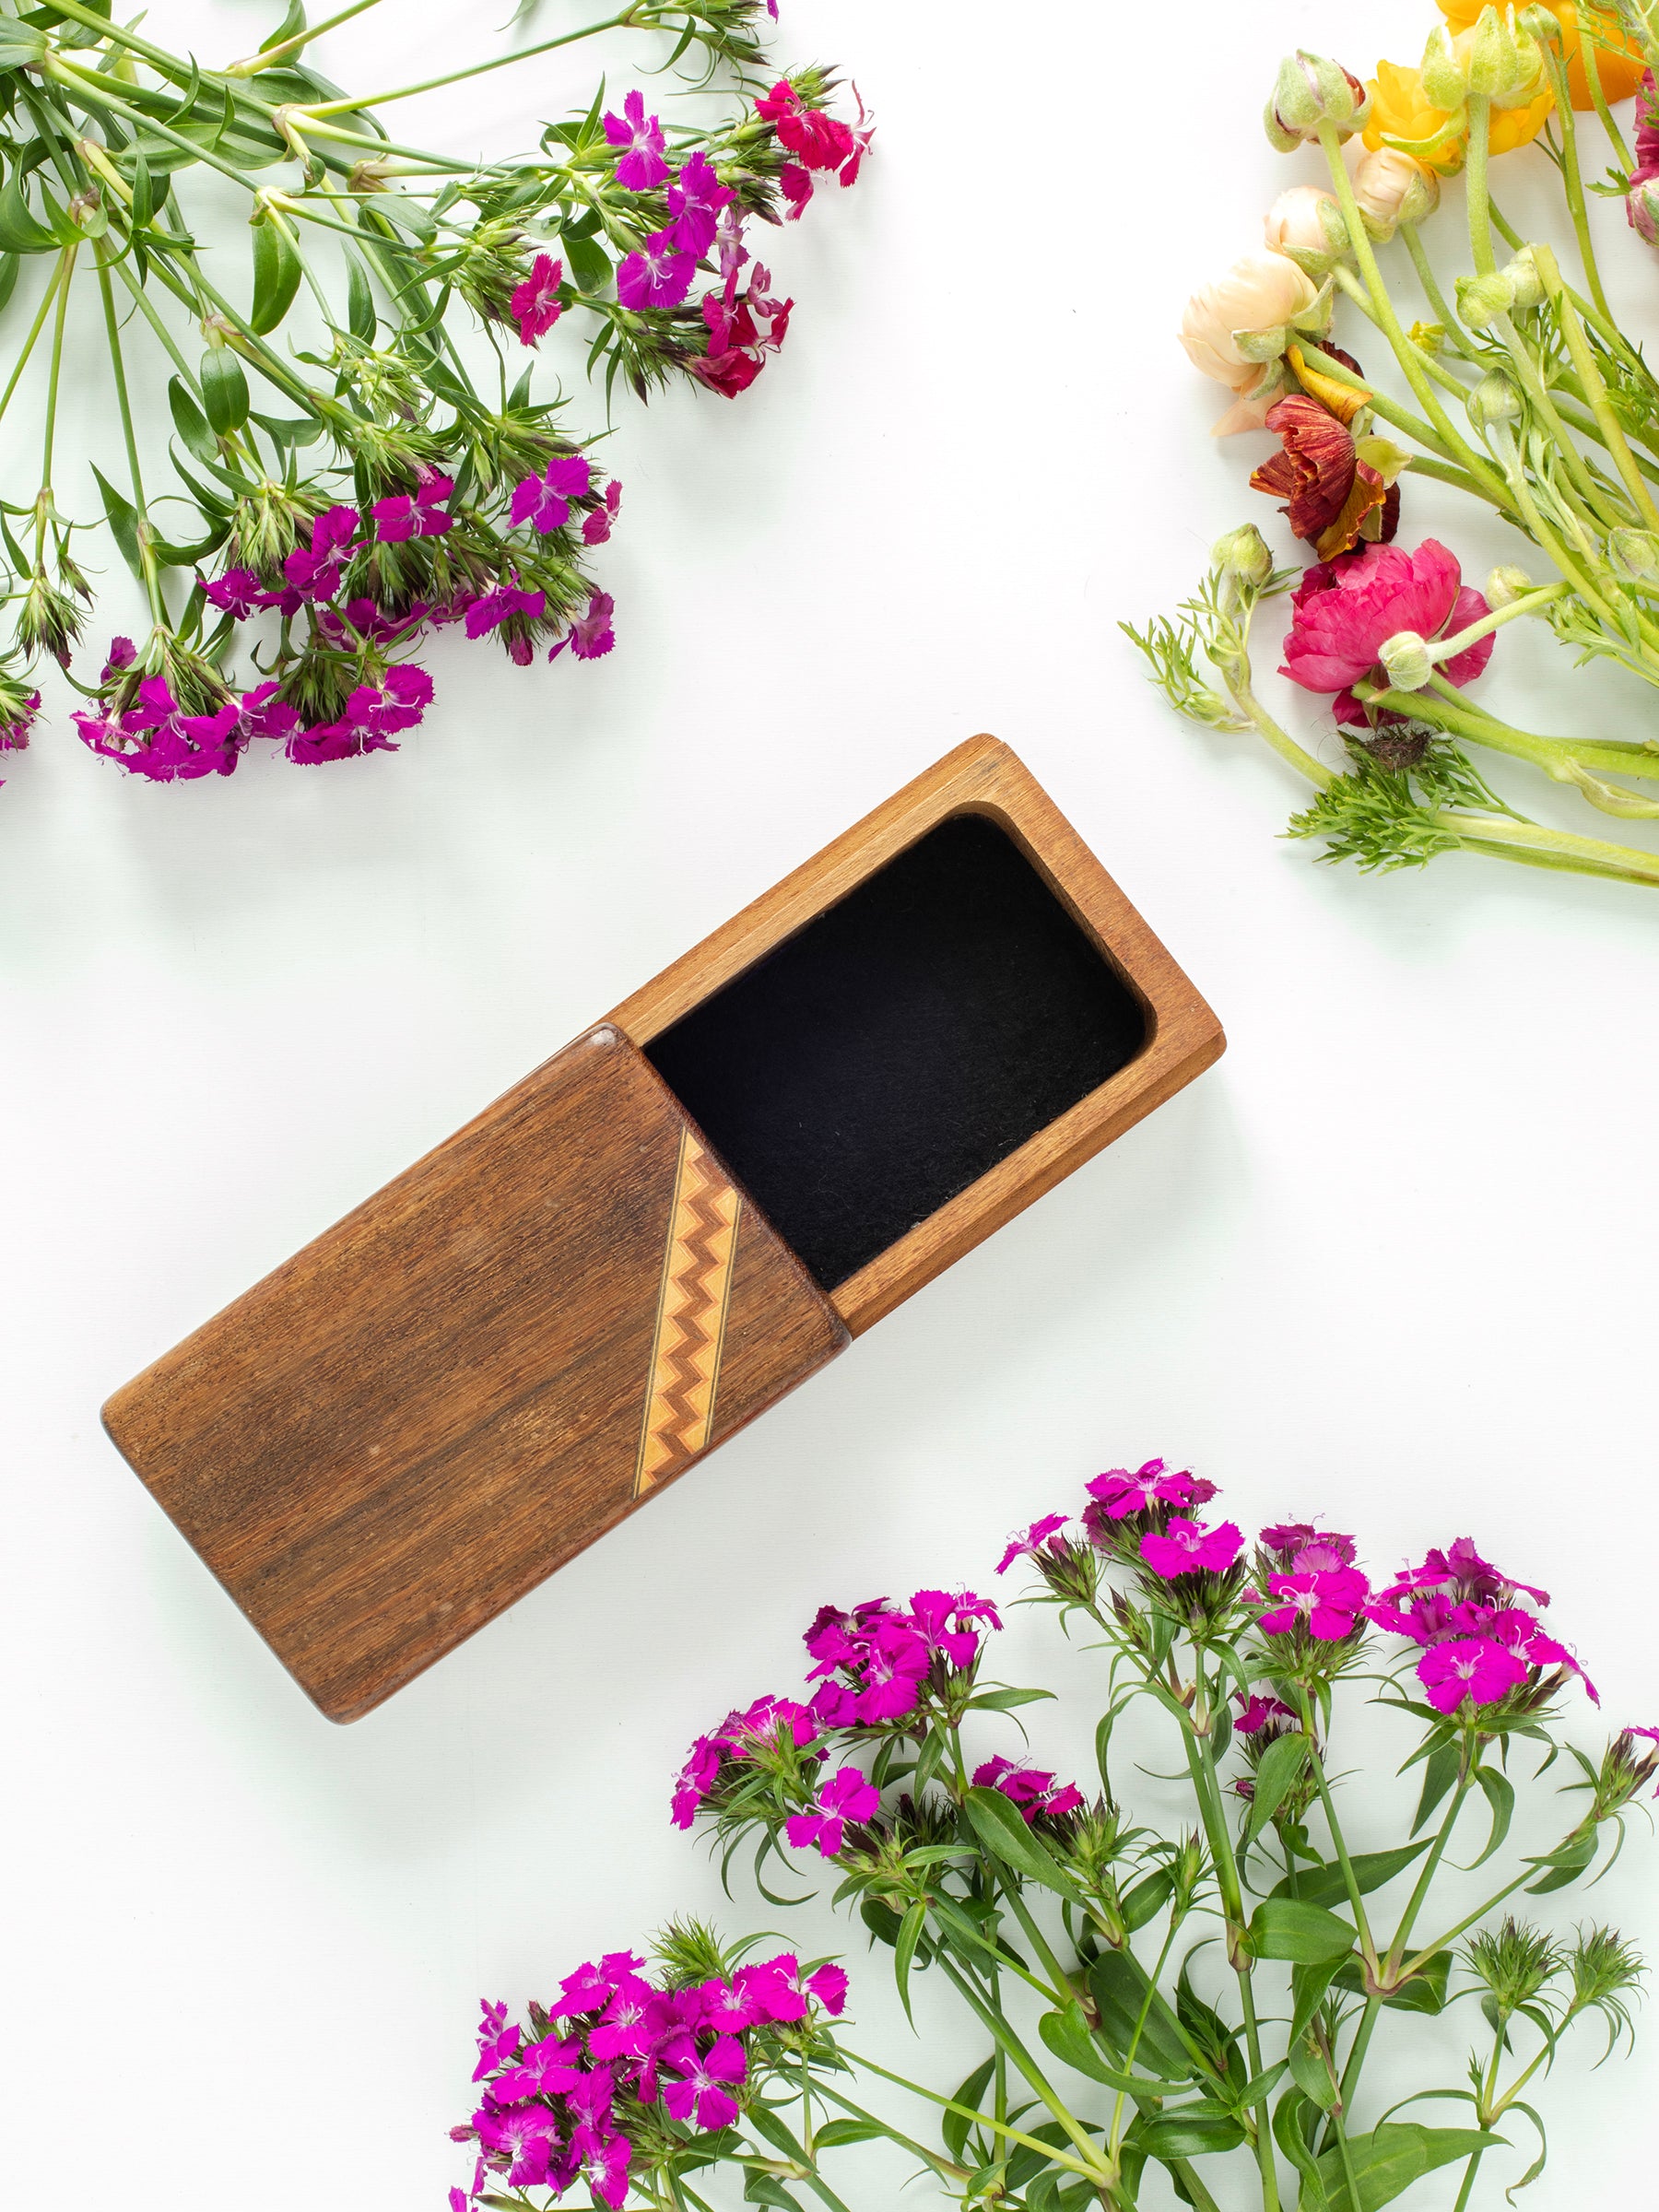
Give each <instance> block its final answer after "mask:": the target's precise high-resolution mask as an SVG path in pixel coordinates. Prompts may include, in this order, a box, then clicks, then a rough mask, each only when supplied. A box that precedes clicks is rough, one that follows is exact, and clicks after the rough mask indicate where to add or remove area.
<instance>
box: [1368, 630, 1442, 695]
mask: <svg viewBox="0 0 1659 2212" xmlns="http://www.w3.org/2000/svg"><path fill="white" fill-rule="evenodd" d="M1377 658H1378V659H1379V660H1380V661H1381V662H1382V665H1383V667H1384V668H1385V669H1386V670H1387V672H1388V680H1389V683H1390V684H1391V686H1392V687H1393V688H1394V690H1396V691H1420V690H1421V689H1422V688H1423V687H1424V685H1425V684H1426V683H1427V682H1428V681H1429V678H1430V677H1431V676H1432V675H1433V674H1434V663H1433V662H1432V660H1430V657H1429V643H1428V640H1427V639H1425V638H1422V637H1419V636H1418V632H1417V631H1416V630H1415V629H1401V630H1396V631H1395V632H1394V636H1393V637H1392V638H1384V639H1383V641H1382V645H1381V647H1380V648H1379V650H1378V653H1377Z"/></svg>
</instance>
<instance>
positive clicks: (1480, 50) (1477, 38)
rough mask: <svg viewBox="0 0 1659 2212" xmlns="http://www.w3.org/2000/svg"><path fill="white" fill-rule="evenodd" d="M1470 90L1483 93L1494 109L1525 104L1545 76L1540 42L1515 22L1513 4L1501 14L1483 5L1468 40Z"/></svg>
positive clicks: (1517, 106) (1518, 106) (1493, 8)
mask: <svg viewBox="0 0 1659 2212" xmlns="http://www.w3.org/2000/svg"><path fill="white" fill-rule="evenodd" d="M1468 67H1469V89H1470V91H1471V92H1484V93H1485V94H1486V95H1487V97H1488V99H1489V100H1490V101H1491V102H1492V105H1493V106H1494V107H1495V108H1521V107H1524V106H1525V105H1526V103H1527V101H1528V100H1531V98H1532V97H1533V95H1534V93H1535V92H1536V90H1537V89H1538V87H1539V85H1540V83H1541V82H1542V81H1543V76H1544V56H1543V54H1542V53H1540V52H1539V50H1538V41H1537V40H1536V39H1535V38H1533V37H1531V36H1530V35H1529V34H1528V33H1527V32H1526V31H1524V30H1523V29H1521V28H1520V26H1519V25H1518V24H1517V23H1516V21H1515V11H1514V9H1513V8H1512V7H1511V8H1510V9H1508V10H1507V11H1506V12H1505V13H1504V14H1502V15H1500V13H1499V11H1498V10H1497V8H1495V7H1483V8H1482V9H1481V11H1480V18H1479V20H1478V21H1477V24H1476V26H1475V29H1474V34H1473V36H1472V37H1471V39H1470V41H1469V63H1468Z"/></svg>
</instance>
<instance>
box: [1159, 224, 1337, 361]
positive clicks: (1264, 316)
mask: <svg viewBox="0 0 1659 2212" xmlns="http://www.w3.org/2000/svg"><path fill="white" fill-rule="evenodd" d="M1318 297H1319V289H1318V287H1317V286H1316V285H1315V284H1314V283H1313V281H1312V277H1308V276H1306V275H1305V274H1304V273H1303V271H1302V270H1300V269H1299V268H1298V267H1297V265H1296V264H1295V262H1293V261H1290V260H1288V259H1287V258H1286V256H1285V255H1284V254H1283V253H1246V254H1244V255H1243V256H1242V258H1241V259H1240V260H1238V261H1235V262H1234V264H1233V265H1232V267H1231V268H1230V269H1229V271H1228V272H1227V275H1226V276H1225V277H1222V278H1221V280H1220V282H1219V283H1218V284H1210V285H1206V287H1205V288H1204V289H1203V291H1201V292H1194V294H1193V297H1192V298H1191V299H1190V300H1188V301H1187V304H1186V312H1185V314H1183V315H1182V318H1181V343H1182V346H1183V347H1185V348H1186V356H1187V359H1188V360H1190V361H1191V362H1192V364H1193V366H1194V369H1197V370H1200V371H1202V372H1203V373H1204V374H1205V375H1206V376H1208V377H1213V378H1214V379H1215V381H1216V382H1217V383H1218V384H1225V385H1227V387H1228V388H1229V390H1230V391H1233V392H1238V393H1242V394H1249V393H1252V392H1253V391H1255V390H1256V389H1257V387H1258V386H1259V385H1261V384H1262V383H1264V382H1265V381H1266V380H1267V378H1268V377H1269V376H1270V375H1272V374H1273V373H1274V367H1273V364H1272V363H1271V362H1269V361H1259V360H1257V361H1253V360H1250V359H1247V358H1246V357H1245V355H1244V354H1242V353H1241V351H1240V350H1239V347H1237V346H1236V345H1235V344H1234V342H1233V333H1234V332H1235V331H1257V330H1261V331H1267V330H1276V329H1278V328H1280V327H1282V326H1283V325H1285V324H1288V323H1290V322H1292V321H1293V320H1294V319H1295V318H1296V317H1297V316H1299V315H1303V314H1306V313H1307V312H1308V310H1309V309H1310V308H1311V307H1312V305H1313V302H1314V301H1315V300H1317V298H1318Z"/></svg>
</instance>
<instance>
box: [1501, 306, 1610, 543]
mask: <svg viewBox="0 0 1659 2212" xmlns="http://www.w3.org/2000/svg"><path fill="white" fill-rule="evenodd" d="M1494 327H1495V328H1496V330H1497V332H1498V335H1499V336H1500V338H1501V339H1502V341H1503V346H1504V349H1505V351H1506V352H1507V353H1508V355H1509V357H1510V360H1511V362H1512V364H1513V367H1514V371H1515V382H1517V383H1518V384H1519V385H1520V386H1521V388H1522V390H1523V391H1524V393H1525V394H1526V396H1527V398H1528V399H1529V400H1531V402H1532V404H1533V406H1534V408H1535V410H1536V412H1537V414H1538V416H1539V418H1540V419H1541V420H1542V421H1544V422H1545V423H1546V424H1547V425H1548V427H1549V429H1551V430H1553V431H1554V433H1555V445H1556V448H1557V450H1558V451H1559V453H1560V456H1561V459H1562V460H1563V461H1564V462H1565V463H1566V465H1567V474H1568V476H1569V477H1571V480H1572V483H1573V486H1574V488H1575V489H1576V490H1577V492H1578V495H1579V497H1580V499H1582V500H1583V501H1584V503H1585V505H1586V506H1587V507H1588V508H1589V509H1590V511H1591V512H1592V513H1593V514H1594V516H1595V518H1596V521H1597V523H1598V524H1599V525H1600V528H1601V531H1602V533H1603V534H1604V535H1605V534H1606V531H1608V530H1610V529H1617V528H1618V525H1619V524H1620V523H1622V522H1625V521H1628V519H1629V518H1628V517H1627V516H1625V515H1622V514H1620V513H1619V512H1618V510H1617V509H1616V508H1614V509H1608V508H1607V507H1606V504H1605V494H1604V492H1603V490H1602V488H1601V487H1600V486H1599V485H1598V484H1597V483H1596V481H1595V479H1594V477H1592V476H1591V474H1590V471H1589V469H1588V468H1587V467H1586V466H1585V465H1584V460H1583V455H1582V454H1581V453H1580V452H1579V450H1578V447H1577V446H1576V445H1574V443H1573V442H1572V440H1571V437H1570V436H1569V435H1568V431H1567V425H1566V424H1565V423H1564V422H1563V421H1562V420H1561V418H1560V417H1559V415H1558V414H1557V413H1556V405H1555V400H1554V399H1553V397H1552V396H1551V394H1550V391H1549V387H1548V385H1547V384H1546V382H1544V379H1543V378H1542V377H1541V376H1540V375H1539V373H1538V366H1537V363H1536V362H1535V360H1534V359H1533V357H1532V355H1531V353H1530V352H1529V351H1528V350H1527V347H1526V346H1525V345H1524V343H1523V341H1522V337H1521V334H1520V332H1519V331H1518V330H1517V329H1516V328H1515V325H1514V323H1513V321H1512V318H1511V317H1510V316H1508V315H1500V316H1499V317H1498V318H1497V321H1496V324H1495V326H1494Z"/></svg>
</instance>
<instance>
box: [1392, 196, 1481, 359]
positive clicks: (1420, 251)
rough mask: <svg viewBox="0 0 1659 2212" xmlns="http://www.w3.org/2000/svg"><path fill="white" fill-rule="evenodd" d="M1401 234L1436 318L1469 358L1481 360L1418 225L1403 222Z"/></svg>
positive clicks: (1424, 295)
mask: <svg viewBox="0 0 1659 2212" xmlns="http://www.w3.org/2000/svg"><path fill="white" fill-rule="evenodd" d="M1398 236H1399V237H1400V238H1402V239H1403V240H1404V241H1405V244H1406V253H1409V254H1410V256H1411V265H1412V267H1413V268H1414V269H1416V271H1417V273H1418V283H1419V284H1420V285H1421V286H1422V288H1423V297H1424V299H1425V300H1428V302H1429V305H1430V308H1431V309H1432V311H1433V313H1434V319H1435V321H1436V322H1437V323H1438V324H1440V325H1441V329H1442V330H1443V331H1444V332H1445V334H1446V335H1447V337H1448V338H1449V339H1450V340H1451V341H1452V343H1453V346H1455V347H1456V348H1457V350H1458V352H1459V353H1461V354H1462V355H1463V356H1464V357H1465V359H1466V360H1470V361H1479V359H1480V357H1479V355H1478V354H1477V352H1476V351H1475V349H1474V347H1472V346H1471V345H1470V343H1469V340H1468V336H1467V334H1466V333H1465V330H1464V326H1463V321H1462V318H1461V317H1460V316H1459V314H1458V312H1457V310H1456V309H1455V308H1454V307H1453V305H1452V303H1451V301H1450V300H1448V299H1447V298H1446V296H1445V294H1444V293H1443V292H1442V291H1441V288H1440V279H1439V278H1438V277H1436V276H1435V274H1434V270H1433V268H1432V267H1431V266H1430V260H1429V255H1428V253H1426V252H1425V250H1424V247H1423V241H1422V238H1421V236H1420V235H1419V233H1418V227H1417V225H1416V224H1415V223H1402V224H1401V225H1400V228H1399V231H1398Z"/></svg>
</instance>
